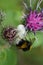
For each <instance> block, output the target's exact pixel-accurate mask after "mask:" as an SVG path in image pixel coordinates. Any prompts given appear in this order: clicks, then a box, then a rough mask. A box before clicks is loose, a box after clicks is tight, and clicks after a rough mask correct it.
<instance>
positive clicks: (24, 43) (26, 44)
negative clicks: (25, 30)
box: [16, 39, 32, 51]
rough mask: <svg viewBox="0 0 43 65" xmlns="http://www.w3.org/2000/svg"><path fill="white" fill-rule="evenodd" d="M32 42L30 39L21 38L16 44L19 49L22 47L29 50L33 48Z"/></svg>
mask: <svg viewBox="0 0 43 65" xmlns="http://www.w3.org/2000/svg"><path fill="white" fill-rule="evenodd" d="M31 45H32V42H31V41H28V40H24V39H21V40H20V41H19V43H18V44H16V46H17V47H18V49H21V50H23V51H28V50H30V49H31Z"/></svg>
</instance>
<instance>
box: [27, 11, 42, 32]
mask: <svg viewBox="0 0 43 65" xmlns="http://www.w3.org/2000/svg"><path fill="white" fill-rule="evenodd" d="M26 27H27V28H28V29H30V30H32V31H37V30H40V29H42V28H43V12H36V11H30V13H29V15H28V16H27V17H26Z"/></svg>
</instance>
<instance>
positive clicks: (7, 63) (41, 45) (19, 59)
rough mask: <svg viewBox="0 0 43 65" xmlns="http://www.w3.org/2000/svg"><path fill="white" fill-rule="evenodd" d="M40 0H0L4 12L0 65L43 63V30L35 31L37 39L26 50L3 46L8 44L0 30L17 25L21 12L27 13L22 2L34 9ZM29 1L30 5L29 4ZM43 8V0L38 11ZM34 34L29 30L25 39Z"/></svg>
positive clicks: (39, 64) (0, 42) (38, 64)
mask: <svg viewBox="0 0 43 65" xmlns="http://www.w3.org/2000/svg"><path fill="white" fill-rule="evenodd" d="M40 1H41V0H0V9H2V10H3V11H4V12H5V13H6V19H5V20H4V21H3V22H2V23H1V25H0V65H43V32H39V31H38V32H36V38H37V40H36V41H35V42H34V43H33V45H32V49H31V50H30V51H27V52H23V51H21V50H18V49H17V48H16V47H15V46H13V47H11V48H3V45H4V44H8V42H6V40H4V39H3V38H2V36H1V35H2V33H1V32H2V30H3V28H4V27H7V26H14V27H17V25H18V24H20V23H22V20H21V19H22V18H21V17H22V15H23V12H26V13H27V10H25V6H24V5H23V2H25V3H26V4H27V6H28V8H29V7H30V6H31V5H32V6H31V8H32V10H35V9H36V7H37V5H38V4H39V3H38V2H40ZM30 3H31V5H30ZM41 8H43V0H42V3H41V4H40V6H39V7H38V9H37V10H38V11H40V9H41ZM34 37H35V36H34V34H33V33H32V32H29V33H28V35H27V37H26V38H27V39H28V40H29V38H31V39H32V38H34Z"/></svg>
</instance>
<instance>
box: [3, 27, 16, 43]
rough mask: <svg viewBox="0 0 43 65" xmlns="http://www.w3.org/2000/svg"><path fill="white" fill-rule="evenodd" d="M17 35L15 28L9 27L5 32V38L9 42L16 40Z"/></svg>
mask: <svg viewBox="0 0 43 65" xmlns="http://www.w3.org/2000/svg"><path fill="white" fill-rule="evenodd" d="M15 35H16V30H15V29H14V28H13V27H8V28H5V29H4V30H3V37H4V38H5V39H6V40H8V41H9V42H12V41H13V40H14V37H15Z"/></svg>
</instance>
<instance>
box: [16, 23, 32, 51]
mask: <svg viewBox="0 0 43 65" xmlns="http://www.w3.org/2000/svg"><path fill="white" fill-rule="evenodd" d="M17 30H18V33H17V35H16V40H15V43H16V46H17V48H18V49H21V50H23V51H27V50H30V48H31V46H32V42H31V41H28V40H27V39H26V35H27V30H26V28H25V26H24V25H22V24H20V25H18V27H17Z"/></svg>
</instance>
